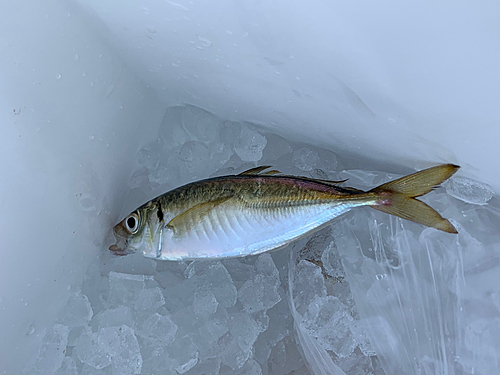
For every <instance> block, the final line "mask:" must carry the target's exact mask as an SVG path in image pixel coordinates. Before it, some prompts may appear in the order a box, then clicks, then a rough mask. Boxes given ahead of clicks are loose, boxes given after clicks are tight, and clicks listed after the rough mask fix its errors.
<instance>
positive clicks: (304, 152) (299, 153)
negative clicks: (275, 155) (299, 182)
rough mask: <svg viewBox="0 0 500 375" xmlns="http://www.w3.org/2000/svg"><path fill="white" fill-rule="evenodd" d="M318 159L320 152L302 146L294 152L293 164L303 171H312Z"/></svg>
mask: <svg viewBox="0 0 500 375" xmlns="http://www.w3.org/2000/svg"><path fill="white" fill-rule="evenodd" d="M318 161H319V156H318V153H317V152H316V151H314V150H311V149H309V148H307V147H302V148H300V149H298V150H295V151H294V152H293V157H292V164H293V165H294V166H295V167H297V168H299V169H301V170H303V171H307V172H309V171H312V170H313V169H314V167H315V166H316V164H318Z"/></svg>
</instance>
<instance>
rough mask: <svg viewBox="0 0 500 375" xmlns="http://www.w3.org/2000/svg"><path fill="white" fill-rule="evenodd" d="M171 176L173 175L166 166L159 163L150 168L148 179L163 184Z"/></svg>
mask: <svg viewBox="0 0 500 375" xmlns="http://www.w3.org/2000/svg"><path fill="white" fill-rule="evenodd" d="M173 177H174V175H173V174H172V171H171V170H170V169H169V168H168V167H166V166H164V165H159V166H158V167H156V168H155V169H153V170H151V173H150V174H149V181H151V182H154V183H157V184H159V185H163V184H166V183H167V182H169V181H170V180H171V179H172V178H173Z"/></svg>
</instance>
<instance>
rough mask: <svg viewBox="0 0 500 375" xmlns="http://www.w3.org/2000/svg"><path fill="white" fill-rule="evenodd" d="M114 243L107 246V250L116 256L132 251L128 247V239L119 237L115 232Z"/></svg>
mask: <svg viewBox="0 0 500 375" xmlns="http://www.w3.org/2000/svg"><path fill="white" fill-rule="evenodd" d="M115 238H116V243H115V244H114V245H111V246H110V247H109V250H110V251H111V252H112V253H113V254H114V255H116V256H125V255H128V254H131V253H132V251H131V249H129V246H128V241H127V240H126V239H125V238H123V237H121V236H117V235H116V233H115Z"/></svg>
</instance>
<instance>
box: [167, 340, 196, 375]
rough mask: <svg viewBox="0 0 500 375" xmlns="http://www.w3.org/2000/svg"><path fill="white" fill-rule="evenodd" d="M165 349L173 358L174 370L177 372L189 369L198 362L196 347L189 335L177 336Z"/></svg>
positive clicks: (181, 372)
mask: <svg viewBox="0 0 500 375" xmlns="http://www.w3.org/2000/svg"><path fill="white" fill-rule="evenodd" d="M167 351H168V355H169V356H170V357H171V358H172V359H173V360H174V363H175V370H176V371H177V372H178V373H179V374H184V373H185V372H187V371H189V370H191V369H192V368H193V367H194V366H195V365H196V364H197V363H198V349H197V348H196V346H195V345H194V344H193V341H192V340H191V337H189V336H184V337H179V338H177V339H176V340H175V341H174V342H173V344H171V345H169V346H168V348H167Z"/></svg>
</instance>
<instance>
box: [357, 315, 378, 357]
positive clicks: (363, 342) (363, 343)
mask: <svg viewBox="0 0 500 375" xmlns="http://www.w3.org/2000/svg"><path fill="white" fill-rule="evenodd" d="M351 332H352V335H353V337H354V339H355V340H356V342H357V344H358V346H359V349H360V350H361V352H362V353H363V355H365V356H368V357H373V356H375V355H377V353H376V352H375V350H374V349H373V347H372V345H371V344H370V340H369V339H368V336H367V334H366V330H365V327H364V326H363V324H361V322H359V321H354V322H353V324H352V325H351Z"/></svg>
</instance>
